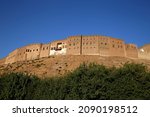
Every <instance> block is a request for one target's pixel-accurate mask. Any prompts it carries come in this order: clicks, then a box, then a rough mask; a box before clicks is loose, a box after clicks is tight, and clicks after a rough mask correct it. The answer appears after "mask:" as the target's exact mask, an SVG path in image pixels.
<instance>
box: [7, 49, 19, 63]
mask: <svg viewBox="0 0 150 117" xmlns="http://www.w3.org/2000/svg"><path fill="white" fill-rule="evenodd" d="M17 52H18V49H16V50H14V51H13V52H11V53H9V55H8V56H7V57H6V61H5V64H9V63H10V64H11V63H14V62H16V61H17V60H16V57H17Z"/></svg>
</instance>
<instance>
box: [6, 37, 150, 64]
mask: <svg viewBox="0 0 150 117" xmlns="http://www.w3.org/2000/svg"><path fill="white" fill-rule="evenodd" d="M142 49H143V48H142ZM149 50H150V49H149ZM149 50H146V49H145V50H144V52H143V50H141V49H140V50H138V48H137V46H136V45H135V44H125V42H124V41H123V40H121V39H117V38H112V37H108V36H97V35H94V36H81V35H79V36H70V37H68V38H66V39H63V40H58V41H54V42H51V43H48V44H31V45H27V46H24V47H22V48H18V49H16V50H14V51H13V52H11V53H10V54H9V55H8V56H7V57H6V60H5V64H8V63H13V62H17V61H26V60H33V59H39V58H42V57H48V56H54V55H100V56H121V57H129V58H144V59H150V51H149Z"/></svg>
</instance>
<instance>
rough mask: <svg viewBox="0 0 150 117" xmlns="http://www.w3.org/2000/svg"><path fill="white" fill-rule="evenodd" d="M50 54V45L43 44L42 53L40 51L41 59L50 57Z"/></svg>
mask: <svg viewBox="0 0 150 117" xmlns="http://www.w3.org/2000/svg"><path fill="white" fill-rule="evenodd" d="M49 52H50V43H48V44H42V46H41V51H40V58H42V57H48V56H49Z"/></svg>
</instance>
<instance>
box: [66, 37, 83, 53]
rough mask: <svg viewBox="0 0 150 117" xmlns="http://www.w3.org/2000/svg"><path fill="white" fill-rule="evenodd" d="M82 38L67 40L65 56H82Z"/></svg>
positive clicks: (69, 38)
mask: <svg viewBox="0 0 150 117" xmlns="http://www.w3.org/2000/svg"><path fill="white" fill-rule="evenodd" d="M81 39H82V36H71V37H68V38H67V54H68V55H80V54H82V45H81V43H82V40H81Z"/></svg>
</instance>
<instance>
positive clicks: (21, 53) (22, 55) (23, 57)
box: [15, 47, 27, 62]
mask: <svg viewBox="0 0 150 117" xmlns="http://www.w3.org/2000/svg"><path fill="white" fill-rule="evenodd" d="M26 59H27V55H26V47H22V48H19V49H18V52H17V56H16V61H25V60H26ZM16 61H15V62H16Z"/></svg>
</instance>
